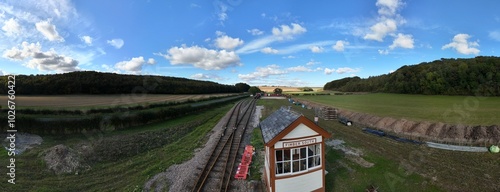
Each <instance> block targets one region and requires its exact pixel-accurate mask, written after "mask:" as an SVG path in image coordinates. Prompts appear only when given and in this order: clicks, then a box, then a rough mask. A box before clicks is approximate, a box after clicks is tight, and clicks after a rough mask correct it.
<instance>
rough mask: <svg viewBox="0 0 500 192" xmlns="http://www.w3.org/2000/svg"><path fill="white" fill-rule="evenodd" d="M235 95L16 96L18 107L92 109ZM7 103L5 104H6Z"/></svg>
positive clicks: (4, 100)
mask: <svg viewBox="0 0 500 192" xmlns="http://www.w3.org/2000/svg"><path fill="white" fill-rule="evenodd" d="M228 95H233V94H225V93H222V94H203V95H202V94H193V95H167V94H158V95H153V94H149V95H147V94H145V95H142V94H137V95H134V94H122V95H66V96H16V99H15V102H16V107H21V108H23V107H42V108H78V109H82V108H90V107H109V106H129V105H137V104H146V103H159V102H173V101H177V102H180V101H186V100H188V99H191V100H197V99H203V98H209V97H222V96H228ZM0 103H1V104H2V105H6V103H7V97H1V98H0ZM4 103H5V104H4Z"/></svg>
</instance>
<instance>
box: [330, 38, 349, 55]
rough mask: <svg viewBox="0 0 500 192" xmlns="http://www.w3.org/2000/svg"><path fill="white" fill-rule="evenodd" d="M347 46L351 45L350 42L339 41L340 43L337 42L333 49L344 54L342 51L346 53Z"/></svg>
mask: <svg viewBox="0 0 500 192" xmlns="http://www.w3.org/2000/svg"><path fill="white" fill-rule="evenodd" d="M347 45H349V42H347V41H342V40H339V41H337V42H335V45H333V46H332V48H333V49H334V50H335V51H338V52H342V51H344V49H345V46H347Z"/></svg>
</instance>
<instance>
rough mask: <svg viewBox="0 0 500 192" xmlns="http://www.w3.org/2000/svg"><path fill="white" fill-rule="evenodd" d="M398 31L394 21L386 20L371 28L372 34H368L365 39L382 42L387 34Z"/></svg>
mask: <svg viewBox="0 0 500 192" xmlns="http://www.w3.org/2000/svg"><path fill="white" fill-rule="evenodd" d="M397 29H398V26H397V24H396V21H395V20H394V19H384V20H382V21H380V22H378V23H376V24H374V25H373V26H371V27H370V30H371V33H368V34H366V35H365V36H364V37H363V38H364V39H369V40H376V41H380V42H382V41H383V39H384V37H385V36H387V34H389V33H392V32H395V31H396V30H397Z"/></svg>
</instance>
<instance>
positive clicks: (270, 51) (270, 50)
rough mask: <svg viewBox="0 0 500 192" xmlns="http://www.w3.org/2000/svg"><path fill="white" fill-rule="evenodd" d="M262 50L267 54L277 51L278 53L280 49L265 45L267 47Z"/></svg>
mask: <svg viewBox="0 0 500 192" xmlns="http://www.w3.org/2000/svg"><path fill="white" fill-rule="evenodd" d="M260 52H262V53H265V54H276V53H278V50H276V49H273V48H271V47H265V48H263V49H261V50H260Z"/></svg>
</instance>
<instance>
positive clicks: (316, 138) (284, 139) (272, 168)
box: [260, 108, 330, 192]
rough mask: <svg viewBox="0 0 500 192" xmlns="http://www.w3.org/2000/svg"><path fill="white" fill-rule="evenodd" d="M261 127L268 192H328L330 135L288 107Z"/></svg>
mask: <svg viewBox="0 0 500 192" xmlns="http://www.w3.org/2000/svg"><path fill="white" fill-rule="evenodd" d="M260 127H261V129H262V136H263V138H264V143H265V153H266V154H265V160H264V161H265V169H264V171H265V173H264V178H265V181H266V189H267V191H269V192H274V191H287V192H291V191H300V192H302V191H325V142H324V140H325V139H326V138H329V137H330V133H328V132H327V131H325V130H324V129H322V128H321V127H319V126H318V125H316V124H315V123H314V122H313V121H311V120H309V119H308V118H306V117H304V116H303V115H301V114H298V113H296V112H294V111H292V110H290V109H287V108H281V109H279V110H277V111H275V112H274V113H272V114H271V115H269V117H267V118H266V119H265V120H263V121H262V122H261V123H260Z"/></svg>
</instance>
